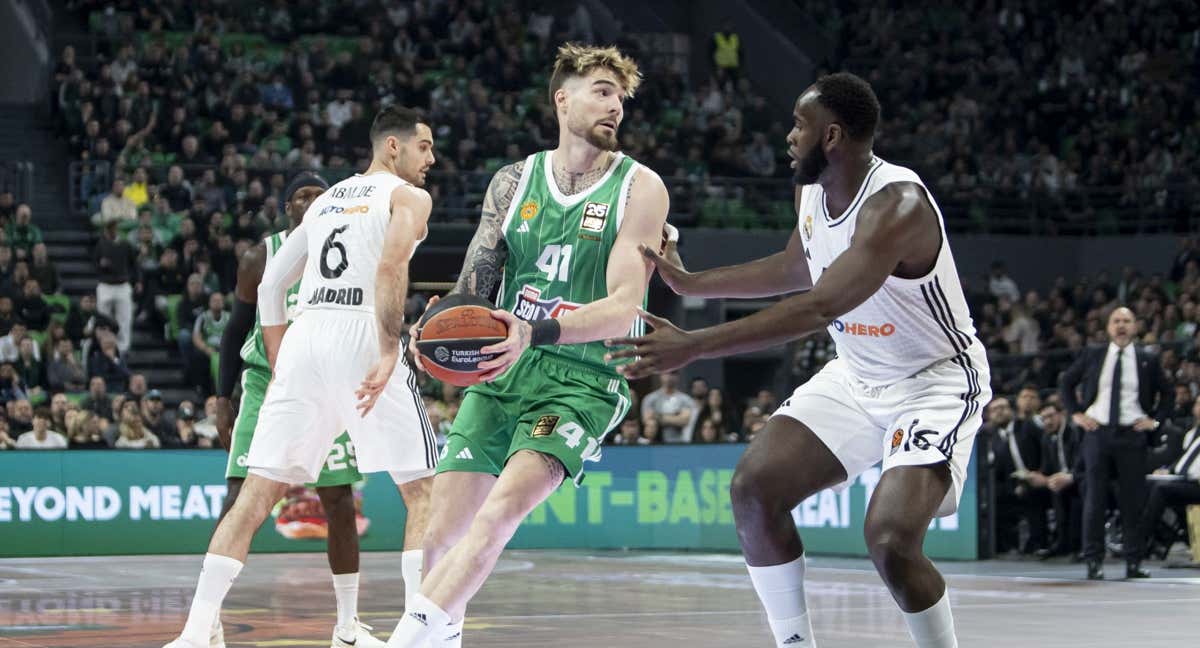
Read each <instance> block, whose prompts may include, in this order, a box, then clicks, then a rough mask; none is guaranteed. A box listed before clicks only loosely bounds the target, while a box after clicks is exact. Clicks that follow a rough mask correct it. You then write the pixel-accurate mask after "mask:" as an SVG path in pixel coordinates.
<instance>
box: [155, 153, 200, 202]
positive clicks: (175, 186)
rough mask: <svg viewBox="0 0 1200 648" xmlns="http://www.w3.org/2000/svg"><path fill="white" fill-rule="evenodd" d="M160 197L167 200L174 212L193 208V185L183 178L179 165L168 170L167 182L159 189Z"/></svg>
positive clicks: (181, 168) (174, 165)
mask: <svg viewBox="0 0 1200 648" xmlns="http://www.w3.org/2000/svg"><path fill="white" fill-rule="evenodd" d="M158 195H160V196H162V197H163V198H166V199H167V205H169V206H170V208H171V211H172V212H184V211H187V210H188V209H191V207H192V185H191V183H190V182H188V181H187V179H186V178H184V177H183V167H180V166H179V165H178V164H173V165H171V168H170V169H167V181H166V183H165V184H162V185H160V186H159V187H158Z"/></svg>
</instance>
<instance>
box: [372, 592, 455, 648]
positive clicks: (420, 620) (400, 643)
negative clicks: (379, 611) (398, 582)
mask: <svg viewBox="0 0 1200 648" xmlns="http://www.w3.org/2000/svg"><path fill="white" fill-rule="evenodd" d="M448 625H450V615H449V614H447V613H446V611H445V610H443V609H442V608H440V607H438V606H437V604H436V603H434V602H433V601H430V600H429V599H427V598H425V597H424V596H423V595H422V594H421V593H420V592H417V593H415V594H413V596H412V606H411V607H408V608H405V609H404V616H403V617H401V618H400V623H397V624H396V630H395V631H394V632H392V636H391V638H389V639H388V642H387V645H388V648H422V646H423V645H424V643H425V640H427V639H429V637H430V636H431V635H432V634H433V631H434V629H436V628H444V627H446V626H448Z"/></svg>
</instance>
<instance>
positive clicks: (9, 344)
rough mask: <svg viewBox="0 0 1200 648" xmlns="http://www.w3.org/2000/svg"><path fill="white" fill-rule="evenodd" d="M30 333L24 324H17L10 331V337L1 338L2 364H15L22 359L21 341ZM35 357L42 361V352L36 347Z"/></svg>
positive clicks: (0, 354) (34, 349)
mask: <svg viewBox="0 0 1200 648" xmlns="http://www.w3.org/2000/svg"><path fill="white" fill-rule="evenodd" d="M27 336H28V331H27V329H26V327H25V323H24V322H20V321H18V322H15V323H13V326H12V328H11V329H9V331H8V335H5V336H4V337H0V362H13V363H15V362H16V361H17V359H18V358H20V357H21V340H24V339H26V337H27ZM33 355H34V357H35V358H36V359H38V360H41V359H42V354H41V351H40V350H39V349H38V348H37V346H36V345H34V347H33Z"/></svg>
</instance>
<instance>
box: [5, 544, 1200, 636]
mask: <svg viewBox="0 0 1200 648" xmlns="http://www.w3.org/2000/svg"><path fill="white" fill-rule="evenodd" d="M131 541H135V540H134V539H131ZM809 565H810V567H809V580H808V591H809V606H810V609H811V610H812V612H813V619H814V627H815V631H816V633H817V638H818V641H819V644H820V645H821V646H822V647H823V648H851V647H853V648H876V647H883V646H911V643H910V641H909V639H908V635H907V632H906V631H905V628H904V624H903V621H902V620H901V618H900V614H899V612H898V611H897V609H896V607H895V605H894V604H893V602H892V599H891V597H890V595H889V594H888V593H887V591H886V590H885V589H884V588H883V586H882V584H881V583H880V581H879V578H878V576H876V574H875V573H874V571H873V570H872V569H871V565H870V563H869V562H867V561H864V560H852V559H829V558H816V559H814V560H812V561H811V562H810V563H809ZM199 567H200V557H199V556H165V557H158V556H132V557H121V558H110V557H103V558H37V559H10V560H0V648H35V647H37V648H42V647H55V648H60V647H61V648H66V647H71V648H89V647H105V648H118V647H119V648H159V647H160V646H162V644H163V643H165V642H166V641H168V640H169V639H171V638H173V637H174V635H175V634H176V633H177V632H178V630H179V629H180V628H181V627H182V625H183V622H184V618H185V616H186V614H187V609H188V605H189V602H190V599H191V594H192V588H193V587H194V586H195V582H196V575H197V571H198V569H199ZM941 567H942V568H943V571H944V572H946V573H947V574H948V580H949V582H950V585H951V588H952V589H951V596H952V601H953V604H954V614H955V618H956V620H957V625H958V628H959V632H958V637H959V645H961V646H963V647H964V648H992V647H997V648H998V647H1004V648H1008V647H1010V646H1054V647H1055V648H1071V647H1079V648H1084V647H1087V648H1101V647H1105V646H1112V647H1117V646H1120V647H1127V646H1138V647H1139V648H1153V647H1159V646H1161V647H1163V648H1166V647H1169V646H1172V647H1173V646H1196V645H1200V572H1198V571H1195V570H1187V569H1184V570H1170V569H1163V568H1152V571H1153V573H1154V575H1155V577H1156V578H1155V579H1153V580H1149V581H1140V582H1128V581H1117V580H1110V581H1106V582H1102V583H1100V582H1088V581H1086V580H1084V579H1083V567H1082V566H1081V565H1067V564H1046V563H1037V562H1013V561H992V562H969V563H955V562H944V563H941ZM1107 571H1108V572H1109V574H1110V576H1115V575H1118V574H1123V571H1124V565H1120V564H1116V563H1113V564H1110V565H1108V568H1107ZM362 573H363V585H362V594H361V601H360V610H361V616H362V617H363V620H364V621H365V622H366V623H368V624H371V625H374V626H375V628H376V631H377V636H382V637H383V638H386V636H387V634H388V633H389V632H390V631H391V629H392V628H393V627H394V625H395V622H396V620H397V618H398V616H399V614H400V610H401V607H402V601H403V585H402V581H401V579H400V555H399V554H398V553H369V554H365V555H364V556H363V565H362ZM223 618H224V623H225V636H226V641H227V645H228V646H230V647H231V648H232V647H241V646H247V647H250V646H262V647H273V648H286V647H291V646H296V647H302V646H305V647H306V646H328V645H329V635H330V632H331V630H332V626H333V622H334V601H333V592H332V588H331V585H330V578H329V572H328V569H327V567H326V564H325V558H324V556H323V555H321V554H287V555H284V554H275V555H253V556H251V560H250V562H249V564H248V566H247V568H246V569H245V570H244V571H243V572H242V576H241V577H240V578H239V579H238V581H237V583H236V584H235V585H234V588H233V590H232V592H231V593H230V597H229V599H228V601H227V606H226V612H225V614H224V617H223ZM464 645H466V646H495V647H497V648H499V647H510V648H516V647H518V646H522V647H524V646H570V647H571V648H612V647H616V646H621V647H623V648H643V647H650V646H654V647H659V646H689V647H692V648H716V647H718V646H720V647H726V646H750V647H755V646H762V647H764V648H765V647H767V646H770V645H771V641H770V639H769V638H768V635H767V631H766V626H765V621H764V617H763V616H762V614H761V612H760V608H759V606H758V601H757V599H756V598H755V596H754V592H753V590H752V589H751V587H750V580H749V578H748V577H747V575H746V572H745V568H744V567H743V565H742V563H741V561H740V559H739V558H738V557H737V556H733V555H715V554H687V553H683V554H679V553H650V552H635V553H623V552H611V553H584V552H567V551H512V552H507V553H505V554H504V556H503V558H502V559H501V562H500V564H499V565H498V568H497V573H496V574H495V576H494V577H493V578H492V579H491V581H490V582H488V584H487V585H486V586H484V588H483V590H482V592H481V593H480V595H479V596H478V597H477V598H476V600H475V602H474V603H473V604H472V606H471V608H470V609H469V610H468V614H467V636H466V641H465V643H464Z"/></svg>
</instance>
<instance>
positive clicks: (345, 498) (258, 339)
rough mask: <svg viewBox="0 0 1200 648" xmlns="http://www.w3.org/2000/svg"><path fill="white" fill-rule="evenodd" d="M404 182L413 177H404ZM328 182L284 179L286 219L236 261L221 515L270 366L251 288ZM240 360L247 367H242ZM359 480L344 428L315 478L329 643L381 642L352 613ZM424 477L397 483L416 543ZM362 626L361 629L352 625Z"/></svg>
mask: <svg viewBox="0 0 1200 648" xmlns="http://www.w3.org/2000/svg"><path fill="white" fill-rule="evenodd" d="M408 179H409V180H410V181H411V182H415V181H417V178H416V177H412V178H408ZM328 188H329V183H327V182H325V180H324V179H323V178H321V177H320V176H318V175H316V174H313V173H301V174H299V175H297V176H296V177H295V178H294V179H293V180H292V182H291V184H290V185H288V188H287V190H286V191H285V192H284V197H285V200H286V202H285V203H284V213H285V214H286V215H287V218H288V229H287V230H285V231H282V232H276V233H274V234H272V235H270V236H268V237H267V238H266V239H263V241H262V242H261V243H259V244H258V245H256V246H254V247H252V248H250V249H249V250H247V251H246V253H245V254H244V255H242V258H241V260H240V262H239V263H238V281H237V288H236V289H235V291H234V292H235V295H236V298H237V299H236V301H235V302H234V305H233V315H232V318H231V321H230V323H229V326H227V327H226V328H225V334H224V336H223V337H222V338H221V363H220V367H221V371H220V373H221V375H220V380H219V381H218V397H217V432H218V433H219V436H220V439H221V443H222V445H223V446H224V447H225V448H227V449H228V450H229V463H228V466H227V467H226V469H225V483H226V484H227V487H228V491H227V492H226V495H225V505H224V507H223V508H222V513H221V514H222V517H224V515H225V513H228V511H229V509H230V508H231V507H232V506H233V503H234V502H235V501H237V496H238V491H239V490H240V489H241V486H242V482H243V481H245V479H246V474H247V469H246V455H247V454H249V452H250V442H251V440H252V439H253V438H254V427H255V425H256V424H257V423H258V412H259V409H261V408H262V402H263V399H264V398H265V396H266V392H267V384H268V383H269V382H270V381H271V369H270V367H269V366H268V363H267V356H266V351H265V347H264V345H263V337H262V326H261V324H260V323H259V322H258V321H257V320H258V317H257V314H256V303H257V301H258V287H259V284H260V283H262V276H263V270H264V269H265V267H266V264H267V261H268V260H270V259H271V257H272V256H274V254H275V252H276V251H278V250H279V248H280V246H282V245H283V241H284V240H285V239H286V238H287V235H288V234H290V233H291V232H292V231H293V230H295V229H296V227H298V226H299V225H300V223H301V222H302V220H303V218H304V212H305V211H307V210H308V207H309V205H311V204H312V202H313V200H316V198H317V196H320V195H321V193H322V192H323V191H325V190H326V189H328ZM299 295H300V285H299V284H298V283H297V284H295V285H293V286H292V287H291V288H290V289H289V290H288V293H287V309H288V321H289V322H290V321H291V320H292V319H294V318H295V310H296V307H297V306H298V303H299ZM243 361H244V366H245V369H246V371H245V372H244V373H243V372H242V368H243ZM239 377H240V380H241V386H242V397H241V400H240V402H239V405H238V411H237V417H236V419H235V418H234V411H233V406H232V404H231V402H230V400H229V397H230V395H232V394H233V388H234V384H235V383H236V382H238V380H239ZM361 480H362V474H361V473H359V472H358V462H357V461H356V459H355V456H354V444H353V443H351V442H350V437H349V436H348V435H346V434H345V433H343V434H342V435H341V436H339V437H338V438H337V439H336V440H335V441H334V442H333V448H332V449H331V451H330V453H329V456H328V457H327V458H326V460H325V465H324V466H322V468H321V475H320V477H319V478H318V479H317V482H316V484H315V486H316V490H317V496H318V497H320V498H321V506H322V508H323V509H324V510H325V518H326V521H327V529H328V532H329V535H328V540H327V552H328V556H329V568H330V570H331V571H332V572H333V589H334V594H335V597H336V599H337V611H338V617H337V618H338V621H337V627H336V628H335V631H334V637H335V640H334V645H335V646H338V645H341V644H338V641H342V642H343V644H344V643H345V641H344V640H342V639H338V637H350V638H353V637H356V636H357V637H358V638H357V642H358V643H356V644H355V645H356V646H358V647H359V648H362V647H363V646H382V645H383V642H382V641H380V640H378V639H375V638H374V637H371V636H370V635H369V632H368V631H369V630H370V626H366V625H363V624H360V623H358V622H357V621H356V616H357V614H358V580H359V579H358V525H357V522H356V510H355V505H354V491H353V489H352V488H351V484H354V483H356V482H358V481H361ZM429 482H430V480H429V479H421V480H417V481H412V482H408V483H406V484H403V485H401V486H400V494H401V496H402V497H403V498H404V502H405V508H406V509H407V510H408V515H407V518H406V519H405V526H404V535H405V538H404V540H405V541H404V546H405V547H419V546H420V544H421V536H422V535H424V533H425V526H426V524H427V523H428V515H429V508H428V504H429V493H428V491H429V488H428V485H429ZM401 555H402V557H401V571H402V573H403V576H404V584H405V586H404V591H405V592H406V593H407V592H409V591H410V590H411V591H412V592H415V591H416V590H417V588H418V587H419V584H420V580H421V551H420V550H419V549H418V550H410V551H405V552H404V553H403V554H401ZM360 626H361V627H362V628H363V630H358V629H357V628H359V627H360ZM224 645H225V642H224V629H223V627H222V626H221V621H220V618H219V617H218V619H217V622H216V625H215V626H214V627H213V630H212V633H211V635H210V638H209V648H224Z"/></svg>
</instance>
